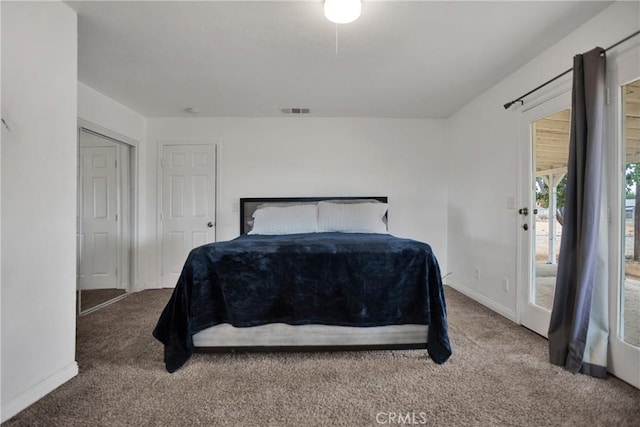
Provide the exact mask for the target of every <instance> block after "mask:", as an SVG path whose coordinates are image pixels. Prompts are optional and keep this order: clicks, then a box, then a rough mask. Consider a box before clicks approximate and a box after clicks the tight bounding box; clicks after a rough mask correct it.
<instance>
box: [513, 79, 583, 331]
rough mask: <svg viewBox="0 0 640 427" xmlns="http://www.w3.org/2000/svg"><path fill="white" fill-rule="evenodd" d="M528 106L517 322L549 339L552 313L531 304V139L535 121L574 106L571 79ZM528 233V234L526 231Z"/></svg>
mask: <svg viewBox="0 0 640 427" xmlns="http://www.w3.org/2000/svg"><path fill="white" fill-rule="evenodd" d="M527 104H529V105H527V106H526V107H525V108H522V109H521V110H520V115H519V130H518V132H519V138H518V165H519V173H518V191H517V200H518V203H519V205H518V206H517V209H520V208H523V207H527V209H528V210H529V214H528V215H526V216H523V215H521V214H519V213H518V212H517V210H516V214H517V215H518V217H519V218H518V220H517V221H516V224H517V227H518V229H517V231H516V236H517V237H516V245H517V246H516V247H517V250H516V252H517V255H516V278H517V286H516V322H517V323H518V324H520V325H522V326H525V327H526V328H528V329H531V330H532V331H534V332H536V333H537V334H539V335H542V336H544V337H545V338H546V337H547V335H548V329H549V319H548V317H549V316H550V315H548V314H546V310H545V309H543V308H541V307H536V306H535V305H534V304H529V298H528V297H529V292H530V290H531V287H530V286H531V282H532V280H533V278H534V276H533V264H534V263H533V260H534V259H535V253H532V250H533V247H534V241H535V224H533V225H531V219H532V218H534V214H533V209H534V208H535V206H534V203H535V201H534V200H532V197H531V195H532V191H533V186H534V185H535V180H533V161H534V158H533V156H534V148H535V147H534V146H533V143H532V140H531V134H532V127H531V124H532V123H533V122H534V121H536V120H539V119H542V118H544V117H546V116H548V115H550V114H553V113H556V112H558V111H561V110H563V109H565V108H570V107H571V81H567V79H565V80H563V81H561V82H560V83H559V84H557V85H556V86H554V87H553V88H551V89H550V90H548V91H547V92H545V93H544V94H541V95H540V96H539V97H537V98H535V99H533V100H531V101H528V102H527ZM524 224H528V225H529V230H528V231H524V230H523V229H522V227H523V225H524ZM525 233H527V234H525Z"/></svg>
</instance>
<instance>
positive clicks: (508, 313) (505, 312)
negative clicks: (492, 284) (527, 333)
mask: <svg viewBox="0 0 640 427" xmlns="http://www.w3.org/2000/svg"><path fill="white" fill-rule="evenodd" d="M447 286H449V287H451V288H453V289H455V290H456V291H458V292H460V293H461V294H464V295H466V296H468V297H469V298H471V299H472V300H474V301H477V302H479V303H480V304H482V305H484V306H485V307H487V308H488V309H490V310H493V311H495V312H496V313H498V314H499V315H501V316H504V317H506V318H507V319H509V320H511V321H512V322H515V323H518V322H517V321H516V313H515V311H513V310H510V309H508V308H507V307H505V306H503V305H500V304H497V303H496V302H495V301H492V300H490V299H489V298H487V297H485V296H484V295H482V294H479V293H478V292H476V291H474V290H473V289H469V288H467V287H465V286H460V285H453V284H448V283H447Z"/></svg>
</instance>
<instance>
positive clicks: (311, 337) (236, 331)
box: [193, 323, 429, 347]
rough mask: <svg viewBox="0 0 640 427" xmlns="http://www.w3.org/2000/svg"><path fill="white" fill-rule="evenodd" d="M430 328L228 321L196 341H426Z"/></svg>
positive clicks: (325, 343) (207, 344)
mask: <svg viewBox="0 0 640 427" xmlns="http://www.w3.org/2000/svg"><path fill="white" fill-rule="evenodd" d="M428 329H429V327H428V326H426V325H393V326H373V327H365V328H358V327H350V326H327V325H298V326H293V325H287V324H284V323H272V324H268V325H260V326H252V327H248V328H236V327H234V326H231V325H229V324H227V323H224V324H221V325H217V326H213V327H211V328H208V329H205V330H203V331H201V332H198V333H197V334H195V335H194V336H193V344H194V345H195V346H196V347H235V346H238V347H243V346H253V347H262V346H264V347H272V346H273V347H278V346H340V345H388V344H426V342H427V331H428Z"/></svg>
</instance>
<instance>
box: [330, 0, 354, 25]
mask: <svg viewBox="0 0 640 427" xmlns="http://www.w3.org/2000/svg"><path fill="white" fill-rule="evenodd" d="M361 11H362V2H361V1H360V0H324V16H326V17H327V19H328V20H329V21H331V22H334V23H336V24H348V23H349V22H353V21H355V20H356V19H358V17H359V16H360V12H361Z"/></svg>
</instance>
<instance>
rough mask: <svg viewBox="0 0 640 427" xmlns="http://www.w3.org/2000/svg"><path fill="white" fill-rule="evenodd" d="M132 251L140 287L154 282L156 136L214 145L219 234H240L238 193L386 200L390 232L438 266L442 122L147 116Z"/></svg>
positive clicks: (443, 190) (442, 217) (442, 240)
mask: <svg viewBox="0 0 640 427" xmlns="http://www.w3.org/2000/svg"><path fill="white" fill-rule="evenodd" d="M147 123H148V129H147V149H148V156H147V158H146V165H147V175H146V176H145V177H144V180H145V182H146V183H148V189H149V191H150V193H149V196H151V197H148V198H147V199H145V201H144V203H145V204H146V206H145V209H146V212H149V213H150V214H149V215H148V216H147V217H146V218H145V219H144V220H142V221H141V222H142V223H143V224H145V226H146V229H145V230H144V231H143V233H144V241H147V242H150V241H154V240H155V241H156V243H155V244H153V245H151V246H146V247H143V248H141V250H143V251H144V255H142V254H141V259H143V260H144V261H143V262H144V265H145V268H146V271H147V272H148V275H147V278H146V279H147V286H148V287H153V286H157V284H158V283H159V276H158V274H159V271H160V267H159V263H160V260H159V253H158V250H157V238H158V236H157V235H156V234H157V233H156V230H157V224H158V223H157V220H158V218H157V215H156V214H155V212H157V198H156V197H155V196H156V195H155V194H151V192H153V191H154V189H155V188H157V176H156V174H157V164H158V157H157V147H158V144H159V141H179V142H182V141H198V140H211V141H219V143H220V159H219V161H220V170H219V186H220V194H219V206H218V230H217V235H218V240H228V239H231V238H234V237H236V236H237V235H238V233H239V218H238V217H239V213H238V212H236V211H235V209H234V207H235V208H237V204H238V199H239V198H240V197H276V196H354V195H355V196H361V195H362V196H388V197H389V204H390V207H389V230H390V232H391V233H392V234H395V235H397V236H403V237H411V238H414V239H417V240H422V241H425V242H428V243H430V244H431V245H432V247H433V250H434V252H435V254H436V256H437V257H438V260H439V261H440V263H441V266H442V268H443V270H444V269H446V253H447V243H446V226H447V217H446V203H447V186H446V182H445V181H446V168H447V161H446V151H447V150H446V147H445V145H444V121H443V120H412V119H410V120H399V119H325V118H298V117H293V118H275V119H274V118H264V119H242V118H227V119H207V118H193V119H190V118H187V119H184V118H176V119H149V120H148V122H147Z"/></svg>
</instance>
